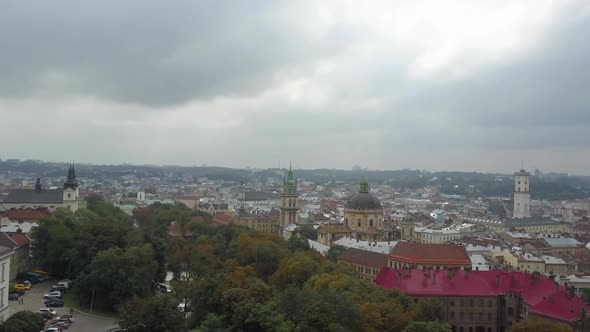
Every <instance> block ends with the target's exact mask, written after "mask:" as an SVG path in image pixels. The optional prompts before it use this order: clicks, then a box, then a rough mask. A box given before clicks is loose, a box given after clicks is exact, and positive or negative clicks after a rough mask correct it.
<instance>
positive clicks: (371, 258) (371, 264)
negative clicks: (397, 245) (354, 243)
mask: <svg viewBox="0 0 590 332" xmlns="http://www.w3.org/2000/svg"><path fill="white" fill-rule="evenodd" d="M338 264H340V265H345V266H348V267H350V268H352V269H354V270H356V271H357V272H358V273H359V274H360V275H361V278H362V279H365V280H369V281H374V280H375V278H377V274H378V273H379V271H380V270H381V268H383V267H384V266H386V265H387V255H386V254H382V253H378V252H372V251H366V250H360V249H355V248H348V249H346V251H345V252H343V253H342V255H340V257H338Z"/></svg>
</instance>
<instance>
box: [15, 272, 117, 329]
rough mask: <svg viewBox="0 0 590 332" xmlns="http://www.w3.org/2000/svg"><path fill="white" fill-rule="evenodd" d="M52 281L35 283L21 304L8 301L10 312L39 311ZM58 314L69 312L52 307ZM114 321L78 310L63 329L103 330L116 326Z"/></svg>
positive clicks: (66, 309)
mask: <svg viewBox="0 0 590 332" xmlns="http://www.w3.org/2000/svg"><path fill="white" fill-rule="evenodd" d="M53 284H54V283H53V282H52V281H46V282H44V283H40V284H36V285H34V286H33V288H32V289H31V290H29V291H27V293H26V294H25V295H24V296H23V297H22V299H23V304H19V303H18V301H10V305H9V308H10V314H11V315H12V314H13V313H15V312H18V311H22V310H30V311H33V312H39V308H43V307H44V306H45V305H44V304H43V295H44V294H46V293H48V292H49V290H50V288H51V285H53ZM53 309H55V311H57V312H58V315H59V314H69V308H67V307H63V308H53ZM116 326H117V325H116V321H115V320H114V319H110V318H108V319H107V318H98V317H92V316H88V315H85V314H82V313H79V312H75V313H74V323H73V324H72V325H70V328H69V329H67V330H65V331H68V332H105V331H107V330H108V329H110V328H113V327H116Z"/></svg>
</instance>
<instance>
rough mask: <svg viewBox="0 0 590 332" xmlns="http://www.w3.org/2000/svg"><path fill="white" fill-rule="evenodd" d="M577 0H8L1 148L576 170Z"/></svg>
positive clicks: (587, 152)
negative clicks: (521, 166) (32, 0)
mask: <svg viewBox="0 0 590 332" xmlns="http://www.w3.org/2000/svg"><path fill="white" fill-rule="evenodd" d="M589 36H590V2H589V1H587V0H579V1H575V0H572V1H569V0H555V1H544V0H530V1H518V0H506V1H502V0H489V1H486V0H481V1H473V0H465V1H459V0H457V1H441V0H433V1H417V0H408V1H391V0H388V1H382V2H377V1H344V0H334V1H318V0H309V1H305V0H299V1H277V0H271V1H252V0H249V1H220V0H211V1H203V0H199V1H157V2H156V1H147V0H135V1H131V0H126V1H115V0H112V1H111V0H108V1H107V0H101V1H92V2H88V1H79V0H73V1H59V0H54V1H35V2H30V1H7V2H5V3H4V4H3V5H2V10H1V11H0V123H2V126H1V127H0V158H33V159H44V160H55V161H76V162H92V163H101V164H107V163H124V162H128V163H138V164H141V163H151V164H180V165H192V164H202V163H206V164H208V165H219V166H230V167H245V166H251V167H276V166H277V165H278V163H279V161H281V162H282V165H283V166H284V165H286V164H288V161H289V160H293V163H294V166H295V167H300V168H320V167H327V168H344V169H349V168H350V167H352V166H353V165H356V164H358V165H361V166H363V167H368V168H369V169H400V168H419V169H429V170H469V171H471V170H474V171H500V172H511V171H513V170H515V169H517V168H519V167H520V165H521V160H524V163H525V167H526V168H535V167H539V168H540V169H541V170H543V171H550V170H554V171H565V172H570V173H576V174H590V107H589V105H590V37H589Z"/></svg>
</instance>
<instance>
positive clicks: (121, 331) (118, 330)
mask: <svg viewBox="0 0 590 332" xmlns="http://www.w3.org/2000/svg"><path fill="white" fill-rule="evenodd" d="M107 332H127V329H122V328H120V327H115V328H112V329H108V330H107Z"/></svg>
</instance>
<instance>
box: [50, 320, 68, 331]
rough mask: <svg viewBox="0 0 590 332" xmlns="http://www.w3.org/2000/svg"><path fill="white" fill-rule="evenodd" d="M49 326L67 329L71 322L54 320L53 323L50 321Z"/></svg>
mask: <svg viewBox="0 0 590 332" xmlns="http://www.w3.org/2000/svg"><path fill="white" fill-rule="evenodd" d="M48 327H57V328H59V329H62V330H65V329H68V328H69V327H70V324H68V323H66V322H53V323H49V325H48Z"/></svg>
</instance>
